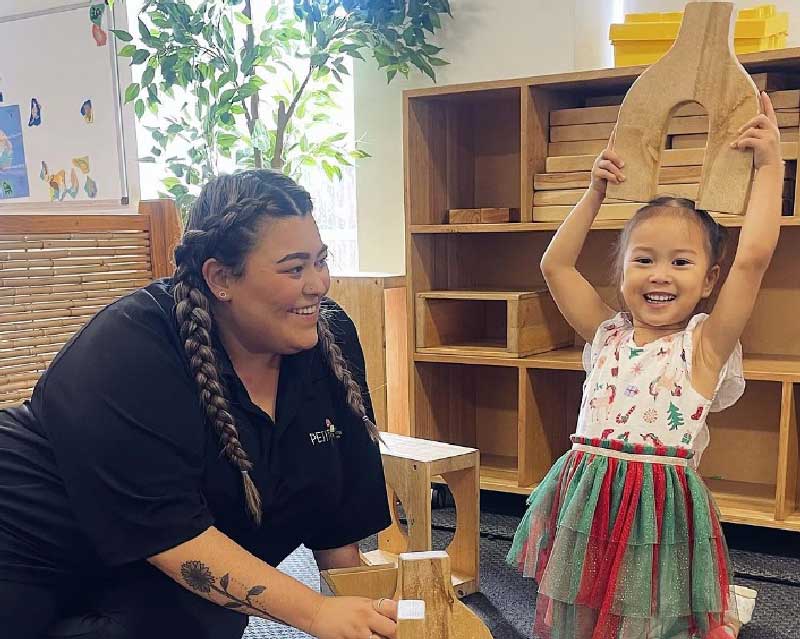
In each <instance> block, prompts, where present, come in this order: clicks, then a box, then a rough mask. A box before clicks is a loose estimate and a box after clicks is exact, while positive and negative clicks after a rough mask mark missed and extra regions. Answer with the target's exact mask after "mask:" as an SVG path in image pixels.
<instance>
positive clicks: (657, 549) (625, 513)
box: [508, 437, 736, 639]
mask: <svg viewBox="0 0 800 639" xmlns="http://www.w3.org/2000/svg"><path fill="white" fill-rule="evenodd" d="M573 441H574V442H575V445H574V446H573V449H572V450H571V451H569V452H568V453H567V454H566V455H564V456H563V457H561V459H559V460H558V461H557V462H556V464H555V465H554V466H553V468H552V469H551V470H550V472H549V473H548V474H547V476H546V477H545V478H544V480H543V481H542V483H541V484H540V485H539V486H538V487H537V488H536V489H535V490H534V491H533V492H532V493H531V496H530V498H529V499H528V510H527V512H526V513H525V517H524V518H523V520H522V522H521V523H520V525H519V528H518V529H517V532H516V535H515V536H514V544H513V546H512V548H511V550H510V551H509V553H508V562H509V563H510V564H512V565H515V566H517V567H518V568H519V570H520V571H521V572H522V573H523V574H524V575H525V576H528V577H533V578H534V579H535V580H536V581H537V583H538V584H539V594H538V597H537V600H536V614H535V618H534V625H533V634H534V637H540V638H541V639H704V638H705V637H706V636H707V635H709V634H710V633H712V631H714V630H715V629H717V628H720V627H721V626H724V625H725V624H726V622H730V621H731V619H735V618H736V611H735V607H736V603H735V597H733V596H732V595H730V591H729V587H730V579H731V576H732V574H731V570H730V567H729V566H730V564H729V559H728V552H727V547H726V544H725V539H724V537H723V534H722V528H721V526H720V523H719V514H718V511H717V509H716V506H715V504H714V501H713V499H712V497H711V494H710V492H709V491H708V489H707V488H706V486H705V484H703V481H702V479H701V478H700V476H699V475H698V474H697V472H696V471H695V470H694V469H693V468H692V467H691V466H690V465H689V464H688V463H687V459H688V458H689V457H691V454H692V453H691V452H690V451H687V450H685V449H682V448H674V447H664V446H658V447H655V446H644V445H640V444H627V443H623V442H619V441H614V442H610V441H606V440H599V439H592V440H587V439H584V438H580V437H573Z"/></svg>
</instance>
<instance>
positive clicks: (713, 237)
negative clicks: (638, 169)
mask: <svg viewBox="0 0 800 639" xmlns="http://www.w3.org/2000/svg"><path fill="white" fill-rule="evenodd" d="M664 214H670V215H678V216H685V217H687V218H689V219H694V220H696V221H697V222H699V223H700V226H702V227H703V232H704V234H705V237H706V250H707V251H708V259H709V266H710V267H711V266H719V265H720V264H721V263H722V261H723V260H724V259H725V246H726V243H727V240H728V229H726V228H725V227H724V226H722V225H721V224H719V223H718V222H717V221H716V220H715V219H714V218H713V217H711V215H709V213H708V211H705V210H703V209H698V208H697V207H696V206H695V203H694V202H693V201H692V200H687V199H685V198H681V197H659V198H656V199H655V200H653V201H651V202H650V203H649V204H646V205H645V206H643V207H642V208H640V209H639V210H638V211H636V213H635V214H634V216H633V217H632V218H631V219H630V220H628V221H627V222H626V224H625V226H624V227H623V228H622V232H621V233H620V235H619V240H618V241H617V244H616V248H615V251H614V261H613V264H614V283H615V285H616V288H617V290H619V288H620V286H621V284H622V274H623V271H624V268H625V250H626V249H627V248H628V242H629V241H630V238H631V233H633V230H634V229H635V228H636V227H637V226H638V225H639V224H641V223H642V222H644V221H645V220H649V219H650V218H652V217H655V216H657V215H664Z"/></svg>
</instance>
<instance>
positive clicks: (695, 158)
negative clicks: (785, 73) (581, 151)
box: [545, 139, 797, 173]
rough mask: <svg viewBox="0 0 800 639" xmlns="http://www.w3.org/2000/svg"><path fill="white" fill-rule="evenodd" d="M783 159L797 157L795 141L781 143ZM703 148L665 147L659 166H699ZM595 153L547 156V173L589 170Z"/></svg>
mask: <svg viewBox="0 0 800 639" xmlns="http://www.w3.org/2000/svg"><path fill="white" fill-rule="evenodd" d="M781 153H782V154H783V159H784V160H787V161H788V160H796V159H797V142H786V141H785V139H784V141H783V143H782V144H781ZM704 155H705V148H696V147H695V148H687V149H666V150H664V151H663V152H662V154H661V166H662V167H665V166H701V165H702V164H703V156H704ZM595 158H597V155H591V154H589V155H562V156H555V157H551V158H547V162H546V164H545V167H546V170H547V173H568V172H571V171H591V169H592V166H593V165H594V161H595Z"/></svg>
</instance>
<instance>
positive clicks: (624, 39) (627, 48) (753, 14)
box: [609, 4, 789, 67]
mask: <svg viewBox="0 0 800 639" xmlns="http://www.w3.org/2000/svg"><path fill="white" fill-rule="evenodd" d="M682 19H683V13H630V14H627V15H626V16H625V22H624V23H623V24H612V25H611V29H610V31H609V37H610V38H611V43H612V44H613V45H614V63H615V66H618V67H622V66H631V65H641V64H652V63H653V62H655V61H657V60H658V59H659V58H660V57H661V56H663V55H664V54H665V53H666V52H667V51H668V50H669V48H670V47H671V46H672V43H673V42H674V41H675V38H676V37H677V36H678V30H679V29H680V23H681V20H682ZM788 33H789V14H788V13H786V12H778V11H777V9H776V7H775V5H771V4H770V5H760V6H757V7H753V8H751V9H743V10H741V11H739V13H738V15H737V19H736V26H735V30H734V49H735V51H736V53H737V54H738V55H741V54H743V53H755V52H758V51H770V50H773V49H781V48H783V47H785V46H786V39H787V37H788Z"/></svg>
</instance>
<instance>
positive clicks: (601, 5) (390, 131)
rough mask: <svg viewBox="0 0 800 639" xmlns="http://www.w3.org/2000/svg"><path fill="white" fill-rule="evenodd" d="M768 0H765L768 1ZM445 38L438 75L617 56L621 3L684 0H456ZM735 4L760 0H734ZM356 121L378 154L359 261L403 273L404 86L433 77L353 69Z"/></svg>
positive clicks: (794, 20) (645, 7)
mask: <svg viewBox="0 0 800 639" xmlns="http://www.w3.org/2000/svg"><path fill="white" fill-rule="evenodd" d="M765 1H766V0H765ZM770 2H773V3H774V4H775V5H777V6H778V8H779V9H780V10H782V11H789V12H790V16H791V23H790V41H789V46H800V5H798V2H797V0H770ZM450 4H451V6H452V10H453V15H454V19H453V20H449V19H445V20H444V23H443V24H444V26H445V29H444V30H443V32H442V34H441V39H440V42H439V44H440V45H441V46H443V47H444V51H443V52H442V56H443V57H444V58H446V59H447V60H449V61H450V62H451V64H450V65H449V66H447V67H439V69H438V71H439V74H438V83H439V84H451V83H458V82H478V81H483V80H499V79H504V78H516V77H524V76H528V75H536V74H540V73H556V72H562V71H572V70H582V69H592V68H602V67H607V66H612V65H613V55H612V50H611V46H610V44H609V43H608V27H609V25H610V23H611V22H614V21H619V20H621V19H622V15H623V12H628V13H630V12H652V11H678V10H682V9H683V7H684V6H685V4H686V0H562V1H561V2H552V0H491V1H488V0H451V3H450ZM735 4H736V5H737V6H738V7H739V8H744V7H752V6H755V5H757V4H759V2H757V1H756V0H738V1H736V2H735ZM354 80H355V129H356V136H357V137H359V138H362V139H363V144H364V148H365V149H366V150H367V151H369V152H370V153H371V154H372V157H371V158H369V159H366V160H362V161H361V163H360V165H359V167H358V171H357V173H356V193H357V201H358V240H359V254H360V267H361V269H362V270H368V271H382V272H391V273H403V272H405V236H404V209H403V140H402V92H403V90H404V89H409V88H418V87H425V86H431V85H432V82H430V80H428V79H427V78H425V77H424V76H423V77H419V76H417V75H415V76H414V77H413V78H412V79H410V80H407V81H406V80H401V81H398V80H395V81H394V82H393V83H392V84H391V85H387V83H386V76H385V74H384V73H382V72H380V71H378V70H377V69H375V68H374V64H373V63H371V62H370V63H360V64H359V65H357V66H356V69H355V74H354Z"/></svg>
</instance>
